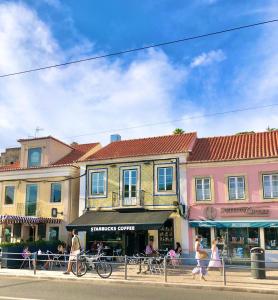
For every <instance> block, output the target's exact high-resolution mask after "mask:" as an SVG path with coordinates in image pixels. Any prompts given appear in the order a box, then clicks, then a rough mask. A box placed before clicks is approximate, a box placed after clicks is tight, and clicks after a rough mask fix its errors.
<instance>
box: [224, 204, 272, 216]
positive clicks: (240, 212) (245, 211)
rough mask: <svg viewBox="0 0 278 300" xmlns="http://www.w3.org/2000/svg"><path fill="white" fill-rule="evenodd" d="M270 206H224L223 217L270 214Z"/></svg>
mask: <svg viewBox="0 0 278 300" xmlns="http://www.w3.org/2000/svg"><path fill="white" fill-rule="evenodd" d="M269 212H270V211H269V208H268V207H250V206H245V207H224V208H221V215H222V216H223V217H238V216H241V217H245V216H246V217H259V216H268V215H269Z"/></svg>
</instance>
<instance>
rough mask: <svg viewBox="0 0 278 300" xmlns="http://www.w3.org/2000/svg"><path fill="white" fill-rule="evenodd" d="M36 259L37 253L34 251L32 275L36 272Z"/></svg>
mask: <svg viewBox="0 0 278 300" xmlns="http://www.w3.org/2000/svg"><path fill="white" fill-rule="evenodd" d="M37 259H38V253H37V252H35V253H34V258H33V266H34V275H36V273H37Z"/></svg>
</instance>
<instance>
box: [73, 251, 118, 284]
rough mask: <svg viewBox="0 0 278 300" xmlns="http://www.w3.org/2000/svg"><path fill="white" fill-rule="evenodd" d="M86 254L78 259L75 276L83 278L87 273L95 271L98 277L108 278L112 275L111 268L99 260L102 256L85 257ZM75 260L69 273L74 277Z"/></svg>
mask: <svg viewBox="0 0 278 300" xmlns="http://www.w3.org/2000/svg"><path fill="white" fill-rule="evenodd" d="M87 253H88V252H86V253H84V254H82V255H80V257H79V259H78V274H77V276H79V277H81V276H84V275H85V274H86V273H87V272H88V271H94V270H95V271H96V272H97V274H98V275H99V277H101V278H109V277H110V276H111V274H112V266H111V264H109V263H107V262H106V261H105V260H103V259H101V257H103V254H97V255H86V254H87ZM76 270H77V266H76V260H75V261H74V262H73V263H72V266H71V271H72V273H73V274H74V275H76Z"/></svg>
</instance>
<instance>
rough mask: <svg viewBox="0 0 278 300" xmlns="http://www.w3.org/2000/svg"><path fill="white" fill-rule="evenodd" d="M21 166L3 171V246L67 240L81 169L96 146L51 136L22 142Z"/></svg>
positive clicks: (0, 181) (0, 178)
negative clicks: (84, 158) (15, 243)
mask: <svg viewBox="0 0 278 300" xmlns="http://www.w3.org/2000/svg"><path fill="white" fill-rule="evenodd" d="M19 142H20V144H21V148H20V152H21V153H20V158H21V159H20V161H18V162H16V163H14V164H12V165H11V164H10V165H8V166H4V167H1V168H0V197H1V208H0V213H1V215H0V223H1V229H0V230H1V242H18V241H22V240H24V241H34V240H38V239H45V240H58V239H60V240H66V239H67V232H66V229H65V227H66V225H67V224H68V223H69V222H70V221H72V220H73V219H75V218H76V217H77V216H78V204H79V203H78V198H79V176H80V171H79V167H78V166H77V165H76V163H75V161H76V160H78V159H79V158H81V157H86V154H87V155H91V154H92V153H93V152H94V151H96V150H97V149H98V148H99V147H100V145H99V144H97V143H93V144H85V145H84V144H83V145H75V146H74V147H73V146H70V145H67V144H65V143H63V142H62V141H59V140H57V139H55V138H53V137H51V136H49V137H44V138H35V139H24V140H19Z"/></svg>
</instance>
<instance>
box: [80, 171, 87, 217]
mask: <svg viewBox="0 0 278 300" xmlns="http://www.w3.org/2000/svg"><path fill="white" fill-rule="evenodd" d="M85 172H86V167H85V166H81V167H80V175H83V174H84V173H85ZM86 178H87V175H86V176H82V177H80V192H79V214H78V215H79V216H81V215H83V211H84V209H85V208H86Z"/></svg>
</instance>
